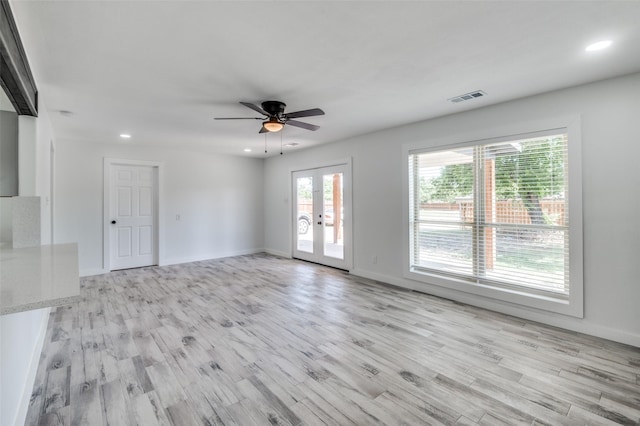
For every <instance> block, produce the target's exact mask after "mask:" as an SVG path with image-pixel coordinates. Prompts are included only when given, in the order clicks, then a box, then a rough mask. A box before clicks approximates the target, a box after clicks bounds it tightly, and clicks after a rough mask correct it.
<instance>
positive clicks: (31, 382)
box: [15, 308, 51, 426]
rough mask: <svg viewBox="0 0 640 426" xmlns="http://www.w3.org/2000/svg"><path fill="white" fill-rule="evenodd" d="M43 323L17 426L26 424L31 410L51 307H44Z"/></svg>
mask: <svg viewBox="0 0 640 426" xmlns="http://www.w3.org/2000/svg"><path fill="white" fill-rule="evenodd" d="M42 310H43V312H42V318H43V320H42V324H41V325H40V331H39V332H38V338H37V340H36V346H35V348H34V350H33V353H32V354H31V361H29V372H28V374H27V380H26V382H25V385H24V389H23V393H22V397H21V398H20V405H19V406H18V410H17V412H16V422H15V426H21V425H23V424H24V422H25V420H26V418H27V412H28V411H29V402H30V401H31V393H32V392H33V385H34V383H35V381H36V374H37V373H38V366H39V365H40V354H42V348H43V347H44V339H45V337H46V336H47V326H48V324H49V313H50V312H51V308H42Z"/></svg>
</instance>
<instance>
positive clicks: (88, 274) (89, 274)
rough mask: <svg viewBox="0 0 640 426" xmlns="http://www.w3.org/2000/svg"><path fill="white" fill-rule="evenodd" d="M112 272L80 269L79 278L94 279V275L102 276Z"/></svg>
mask: <svg viewBox="0 0 640 426" xmlns="http://www.w3.org/2000/svg"><path fill="white" fill-rule="evenodd" d="M108 272H111V271H109V270H107V269H80V274H79V276H81V277H92V276H94V275H102V274H106V273H108Z"/></svg>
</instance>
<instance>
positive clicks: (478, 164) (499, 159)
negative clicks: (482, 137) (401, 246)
mask: <svg viewBox="0 0 640 426" xmlns="http://www.w3.org/2000/svg"><path fill="white" fill-rule="evenodd" d="M569 143H571V142H570V141H569V138H568V132H567V131H566V129H556V130H553V131H547V132H539V133H532V134H526V135H520V136H518V137H511V138H502V139H494V140H490V141H483V142H482V143H475V144H463V145H456V146H454V147H451V148H450V149H440V150H429V151H426V150H413V151H409V155H408V161H409V205H410V211H409V226H410V238H409V245H410V249H409V257H410V265H409V266H410V270H411V272H414V273H424V274H432V275H436V276H440V277H443V278H450V279H453V280H457V281H462V282H467V283H468V284H472V285H475V286H482V287H490V288H498V289H502V290H506V291H512V292H520V293H526V294H530V295H535V296H540V297H543V298H550V299H553V300H560V301H562V300H569V296H570V291H571V288H570V282H571V281H570V278H571V276H570V275H571V274H570V265H569V263H570V253H569V248H570V244H569V236H570V232H569V229H570V228H569V227H570V224H569V217H570V215H569V185H570V184H571V183H572V182H570V180H569V161H568V160H569V155H568V152H569V151H568V146H569Z"/></svg>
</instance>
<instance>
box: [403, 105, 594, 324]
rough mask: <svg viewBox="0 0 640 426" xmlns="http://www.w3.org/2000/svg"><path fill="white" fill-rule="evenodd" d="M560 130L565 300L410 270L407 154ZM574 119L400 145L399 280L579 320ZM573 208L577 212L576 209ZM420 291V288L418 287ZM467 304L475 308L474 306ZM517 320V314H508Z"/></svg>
mask: <svg viewBox="0 0 640 426" xmlns="http://www.w3.org/2000/svg"><path fill="white" fill-rule="evenodd" d="M559 128H565V129H567V133H568V140H569V144H568V150H569V203H570V206H569V244H570V249H569V256H570V261H569V265H570V268H571V269H570V275H569V276H570V277H571V283H570V286H571V287H570V294H569V301H568V302H567V301H561V300H553V299H550V298H543V297H537V296H533V295H529V294H526V293H517V292H514V291H508V290H504V289H501V288H497V287H489V286H481V285H476V284H470V283H468V282H465V281H462V280H456V279H453V278H446V277H444V276H441V275H437V274H426V273H418V272H413V271H411V270H410V249H409V247H410V230H409V213H410V211H409V207H410V206H409V161H408V158H409V155H410V153H411V152H412V151H417V150H428V149H437V148H445V147H450V146H461V145H468V144H470V143H473V142H474V141H476V142H477V143H481V142H482V141H484V140H495V139H496V138H504V137H508V136H509V135H524V134H530V133H538V132H540V131H546V130H547V129H549V130H550V129H559ZM580 130H581V121H580V116H579V115H572V116H567V117H553V118H549V119H546V120H536V121H531V122H522V123H509V124H506V125H504V126H498V127H494V128H491V129H482V130H478V131H476V132H474V133H467V134H463V135H455V134H454V135H451V136H448V137H445V138H441V139H436V140H425V141H421V142H413V143H408V144H404V145H403V146H402V186H403V188H402V216H403V217H402V221H403V222H402V224H403V230H404V231H403V233H402V245H403V247H402V261H403V264H402V271H403V277H404V278H406V279H410V280H413V281H417V282H418V283H424V284H427V285H430V286H431V285H435V286H441V287H444V288H446V289H451V290H457V291H459V292H464V293H468V294H473V295H477V296H483V297H487V298H490V299H495V300H496V301H501V302H508V303H512V304H516V305H520V308H519V309H522V307H523V306H524V307H530V308H534V309H541V310H545V311H550V312H556V313H560V314H564V315H570V316H573V317H578V318H583V316H584V289H583V285H584V281H583V240H582V149H581V145H582V141H581V132H580ZM576 206H578V207H576ZM418 286H419V287H422V286H421V285H420V284H418ZM470 303H471V304H475V303H474V302H473V301H472V302H470ZM513 315H517V314H513Z"/></svg>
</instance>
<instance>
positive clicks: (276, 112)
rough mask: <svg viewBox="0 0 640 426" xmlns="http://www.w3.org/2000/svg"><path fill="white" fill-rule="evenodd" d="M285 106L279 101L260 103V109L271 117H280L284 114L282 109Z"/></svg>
mask: <svg viewBox="0 0 640 426" xmlns="http://www.w3.org/2000/svg"><path fill="white" fill-rule="evenodd" d="M286 107H287V105H286V104H285V103H284V102H280V101H264V102H263V103H262V109H263V110H265V112H267V113H268V114H269V115H270V116H271V117H273V116H277V117H280V116H281V115H282V114H284V109H285V108H286Z"/></svg>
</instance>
